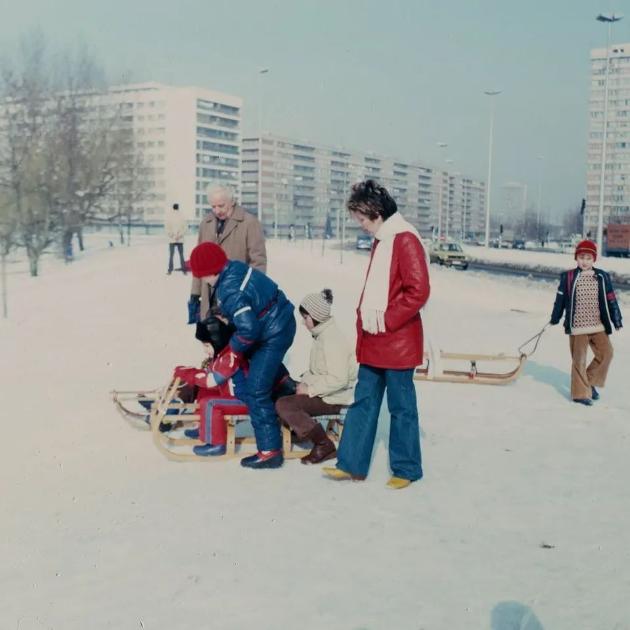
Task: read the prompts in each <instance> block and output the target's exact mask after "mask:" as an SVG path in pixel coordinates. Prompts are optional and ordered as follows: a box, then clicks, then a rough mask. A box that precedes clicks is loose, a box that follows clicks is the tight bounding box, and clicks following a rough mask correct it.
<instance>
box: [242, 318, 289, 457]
mask: <svg viewBox="0 0 630 630" xmlns="http://www.w3.org/2000/svg"><path fill="white" fill-rule="evenodd" d="M294 337H295V318H293V317H291V319H290V320H289V321H288V322H287V324H286V326H285V327H284V329H283V330H282V331H281V332H280V333H279V334H277V335H276V336H275V337H272V338H271V339H267V340H265V341H263V342H262V343H261V344H260V345H259V346H257V347H256V350H255V351H254V352H253V354H252V355H251V357H250V359H249V374H248V375H247V381H246V394H245V400H244V402H246V403H247V406H248V407H249V417H250V418H251V421H252V427H253V428H254V435H255V436H256V446H257V447H258V450H259V451H275V450H278V449H280V448H282V436H281V434H280V424H279V422H278V417H277V416H276V410H275V408H274V404H273V401H272V399H271V394H272V389H273V386H274V382H275V380H276V374H278V370H279V368H280V365H281V364H282V359H283V358H284V355H285V353H286V351H287V350H288V349H289V348H290V347H291V344H292V343H293V338H294Z"/></svg>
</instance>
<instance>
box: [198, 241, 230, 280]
mask: <svg viewBox="0 0 630 630" xmlns="http://www.w3.org/2000/svg"><path fill="white" fill-rule="evenodd" d="M227 260H228V259H227V256H226V255H225V252H224V251H223V249H222V248H221V247H220V246H219V245H217V244H216V243H200V244H199V245H197V247H195V249H193V250H192V252H191V253H190V261H189V264H190V270H191V271H192V273H193V276H195V278H203V277H204V276H214V275H216V274H218V273H221V271H222V269H223V267H225V265H226V264H227Z"/></svg>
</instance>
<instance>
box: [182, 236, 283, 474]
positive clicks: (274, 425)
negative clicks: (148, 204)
mask: <svg viewBox="0 0 630 630" xmlns="http://www.w3.org/2000/svg"><path fill="white" fill-rule="evenodd" d="M190 268H191V271H192V273H193V275H194V276H195V277H196V278H201V279H202V280H203V281H204V282H206V283H208V284H209V285H210V287H212V291H213V293H214V296H215V297H216V304H217V307H218V309H219V310H220V311H221V313H222V314H223V315H224V316H225V317H226V318H227V320H228V322H229V324H230V325H232V326H233V327H234V332H233V334H232V335H231V337H230V341H229V343H228V345H227V346H226V347H225V348H224V349H223V350H222V351H221V352H220V353H219V355H218V356H217V358H216V359H215V360H214V361H213V362H212V366H211V370H210V371H209V372H208V375H207V377H206V378H207V383H208V384H210V380H212V382H213V384H216V385H220V384H222V383H224V382H225V381H226V380H227V379H228V378H230V377H231V376H233V375H234V374H235V373H236V372H237V371H238V369H239V368H240V367H241V366H242V364H243V360H244V359H247V361H248V373H247V376H246V378H245V387H244V392H243V398H242V399H241V400H242V402H244V403H245V404H246V405H247V407H248V409H249V415H250V418H251V422H252V427H253V429H254V435H255V437H256V445H257V448H258V452H257V453H256V454H255V455H252V456H250V457H245V458H244V459H242V460H241V465H242V466H245V467H247V468H278V467H280V466H282V464H283V462H284V456H283V453H282V438H281V433H280V425H279V423H278V420H277V416H276V412H275V409H274V402H273V400H272V389H273V385H274V381H275V378H276V374H277V372H278V369H279V368H280V365H281V364H282V359H283V357H284V355H285V353H286V351H287V350H288V349H289V348H290V347H291V344H292V343H293V338H294V337H295V328H296V326H295V316H294V314H293V311H294V307H293V304H291V302H290V301H289V300H288V299H287V297H286V296H285V294H284V293H283V291H281V290H280V289H279V287H278V285H277V284H276V283H275V282H274V281H273V280H271V278H269V277H268V276H266V275H265V274H264V273H262V272H261V271H258V270H257V269H254V268H253V267H249V266H248V265H246V264H245V263H242V262H240V261H236V260H228V258H227V256H226V254H225V252H224V251H223V249H221V247H219V246H218V245H216V244H215V243H200V244H199V245H197V246H196V247H195V248H194V249H193V251H192V253H191V255H190Z"/></svg>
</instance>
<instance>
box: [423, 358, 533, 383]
mask: <svg viewBox="0 0 630 630" xmlns="http://www.w3.org/2000/svg"><path fill="white" fill-rule="evenodd" d="M526 361H527V355H526V354H524V353H521V354H520V355H519V356H515V355H506V354H463V353H457V352H444V351H443V350H440V358H439V361H438V362H437V367H436V366H435V363H436V362H435V361H432V357H431V356H430V355H425V361H424V363H423V364H422V365H421V366H420V367H418V368H416V371H415V373H414V379H415V380H418V381H436V382H442V383H475V384H481V385H505V384H506V383H511V382H512V381H515V380H516V379H517V378H518V376H519V375H520V373H521V372H522V371H523V367H524V366H525V362H526ZM489 362H503V363H511V364H513V365H514V368H513V369H511V370H508V371H506V372H491V371H487V370H485V369H483V370H482V369H479V365H478V364H480V363H481V364H485V363H489ZM462 363H468V368H467V369H465V368H462V367H461V364H462ZM445 364H447V365H446V366H445ZM449 366H450V367H449Z"/></svg>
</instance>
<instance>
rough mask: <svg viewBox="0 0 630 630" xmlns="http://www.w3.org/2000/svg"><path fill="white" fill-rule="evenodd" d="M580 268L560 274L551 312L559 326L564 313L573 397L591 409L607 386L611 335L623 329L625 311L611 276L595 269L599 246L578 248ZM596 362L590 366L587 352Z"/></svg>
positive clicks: (586, 243) (580, 245) (586, 242)
mask: <svg viewBox="0 0 630 630" xmlns="http://www.w3.org/2000/svg"><path fill="white" fill-rule="evenodd" d="M575 260H576V261H577V267H576V268H575V269H570V270H569V271H563V272H562V273H561V274H560V284H559V285H558V292H557V294H556V300H555V303H554V305H553V312H552V313H551V320H550V324H552V325H556V324H558V323H559V322H560V318H561V317H562V314H563V313H564V315H565V317H564V330H565V332H566V333H567V335H569V349H570V351H571V359H572V365H571V398H572V399H573V402H576V403H580V404H582V405H587V406H590V405H592V404H593V401H594V400H597V399H598V398H599V392H598V391H597V387H603V386H604V385H605V383H606V375H607V374H608V368H609V367H610V362H611V361H612V357H613V348H612V344H611V343H610V339H609V336H610V335H611V334H612V329H613V326H614V328H615V330H619V329H620V328H621V327H622V319H621V311H620V309H619V304H618V303H617V299H616V296H615V290H614V288H613V285H612V282H611V280H610V276H609V275H608V274H607V273H606V272H605V271H603V270H602V269H597V268H595V267H593V264H594V262H595V260H597V245H596V244H595V243H593V241H589V240H584V241H582V242H580V243H578V245H577V247H576V249H575ZM589 346H590V348H591V350H592V352H593V355H594V356H593V360H592V361H591V362H590V363H589V364H588V367H587V365H586V358H587V350H588V348H589Z"/></svg>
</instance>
